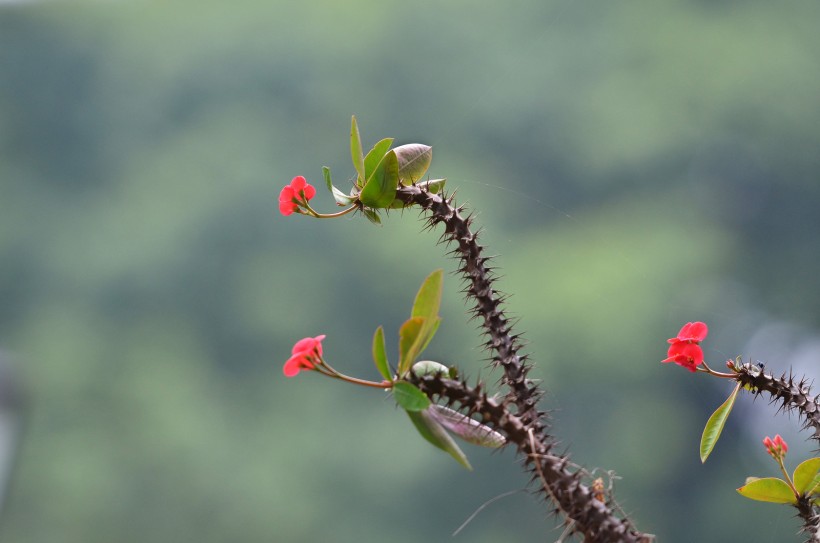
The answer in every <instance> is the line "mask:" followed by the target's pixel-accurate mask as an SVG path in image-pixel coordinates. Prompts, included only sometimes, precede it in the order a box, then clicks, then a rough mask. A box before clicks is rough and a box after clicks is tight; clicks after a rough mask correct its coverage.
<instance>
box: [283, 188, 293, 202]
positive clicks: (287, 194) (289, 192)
mask: <svg viewBox="0 0 820 543" xmlns="http://www.w3.org/2000/svg"><path fill="white" fill-rule="evenodd" d="M294 195H295V193H294V192H293V188H292V187H290V186H286V187H284V188H283V189H282V191H281V192H280V193H279V201H280V202H290V201H292V200H293V196H294Z"/></svg>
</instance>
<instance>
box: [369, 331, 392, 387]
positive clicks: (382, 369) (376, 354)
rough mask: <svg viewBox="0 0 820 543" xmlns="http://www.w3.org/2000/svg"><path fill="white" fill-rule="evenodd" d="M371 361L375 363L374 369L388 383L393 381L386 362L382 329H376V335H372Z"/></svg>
mask: <svg viewBox="0 0 820 543" xmlns="http://www.w3.org/2000/svg"><path fill="white" fill-rule="evenodd" d="M373 361H374V362H375V363H376V369H377V370H379V373H380V374H381V375H382V377H384V378H385V379H387V380H388V381H392V380H393V376H392V375H391V374H390V364H389V363H388V362H387V348H386V347H385V344H384V328H382V327H381V326H379V327H378V328H376V333H375V334H373Z"/></svg>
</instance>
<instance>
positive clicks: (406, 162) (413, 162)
mask: <svg viewBox="0 0 820 543" xmlns="http://www.w3.org/2000/svg"><path fill="white" fill-rule="evenodd" d="M393 151H395V153H396V157H397V158H398V161H399V179H401V181H402V182H403V183H405V184H410V183H415V182H416V181H418V180H419V179H421V178H422V177H424V174H425V172H426V171H427V168H429V167H430V162H432V160H433V148H432V147H430V146H429V145H422V144H421V143H409V144H407V145H400V146H399V147H396V148H395V149H393Z"/></svg>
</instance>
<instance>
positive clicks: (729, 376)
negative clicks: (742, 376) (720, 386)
mask: <svg viewBox="0 0 820 543" xmlns="http://www.w3.org/2000/svg"><path fill="white" fill-rule="evenodd" d="M701 365H702V366H703V368H704V369H702V370H701V369H699V370H698V371H701V372H703V373H708V374H709V375H714V376H715V377H720V378H722V379H737V374H736V373H722V372H719V371H715V370H713V369H712V368H710V367H709V366H708V365H706V361H705V360H704V361H703V362H701Z"/></svg>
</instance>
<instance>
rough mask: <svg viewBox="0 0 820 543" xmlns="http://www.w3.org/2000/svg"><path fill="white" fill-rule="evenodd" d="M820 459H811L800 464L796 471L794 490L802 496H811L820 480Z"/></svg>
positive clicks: (793, 479) (793, 478)
mask: <svg viewBox="0 0 820 543" xmlns="http://www.w3.org/2000/svg"><path fill="white" fill-rule="evenodd" d="M818 471H820V458H809V459H808V460H805V461H803V462H801V463H800V465H799V466H797V467H796V468H795V470H794V476H793V477H792V481H794V488H795V489H796V490H797V492H799V493H800V494H811V493H812V492H813V491H814V490H815V487H816V486H817V481H818V479H820V474H818Z"/></svg>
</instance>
